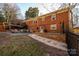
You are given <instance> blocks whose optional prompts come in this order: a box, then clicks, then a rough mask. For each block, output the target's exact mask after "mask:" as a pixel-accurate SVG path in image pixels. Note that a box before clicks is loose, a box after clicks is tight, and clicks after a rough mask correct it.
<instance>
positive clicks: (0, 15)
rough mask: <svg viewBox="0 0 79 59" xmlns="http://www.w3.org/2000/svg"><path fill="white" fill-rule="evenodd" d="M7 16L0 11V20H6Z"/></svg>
mask: <svg viewBox="0 0 79 59" xmlns="http://www.w3.org/2000/svg"><path fill="white" fill-rule="evenodd" d="M4 21H5V18H4V15H3V14H2V12H1V11H0V22H4Z"/></svg>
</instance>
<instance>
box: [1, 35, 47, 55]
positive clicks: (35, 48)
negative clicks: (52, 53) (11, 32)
mask: <svg viewBox="0 0 79 59" xmlns="http://www.w3.org/2000/svg"><path fill="white" fill-rule="evenodd" d="M5 39H6V38H5ZM6 40H8V41H6ZM6 40H5V42H7V43H6V44H4V42H3V43H2V44H0V55H1V56H40V55H45V54H46V53H45V52H44V50H42V49H41V48H40V47H39V45H38V44H37V43H36V42H34V41H33V40H32V39H31V38H29V37H27V36H23V35H19V36H9V37H8V38H7V39H6Z"/></svg>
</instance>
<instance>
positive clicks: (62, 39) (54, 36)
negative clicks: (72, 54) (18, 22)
mask: <svg viewBox="0 0 79 59" xmlns="http://www.w3.org/2000/svg"><path fill="white" fill-rule="evenodd" d="M35 34H37V35H39V36H42V37H45V38H49V39H53V40H56V41H60V42H64V43H65V42H66V36H65V34H59V33H35Z"/></svg>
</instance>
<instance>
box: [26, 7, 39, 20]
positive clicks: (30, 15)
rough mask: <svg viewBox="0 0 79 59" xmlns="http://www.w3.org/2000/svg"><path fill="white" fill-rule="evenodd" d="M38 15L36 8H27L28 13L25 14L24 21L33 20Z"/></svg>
mask: <svg viewBox="0 0 79 59" xmlns="http://www.w3.org/2000/svg"><path fill="white" fill-rule="evenodd" d="M38 14H39V10H38V8H36V7H35V8H32V7H29V9H28V11H26V12H25V18H26V19H28V18H34V17H36V16H38Z"/></svg>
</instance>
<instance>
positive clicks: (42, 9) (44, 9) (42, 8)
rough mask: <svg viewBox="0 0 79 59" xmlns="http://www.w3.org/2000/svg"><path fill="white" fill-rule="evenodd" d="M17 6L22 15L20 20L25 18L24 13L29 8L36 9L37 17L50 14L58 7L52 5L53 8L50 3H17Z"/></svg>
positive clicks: (57, 5)
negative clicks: (37, 11)
mask: <svg viewBox="0 0 79 59" xmlns="http://www.w3.org/2000/svg"><path fill="white" fill-rule="evenodd" d="M17 5H18V7H19V8H20V10H21V14H22V15H23V16H22V18H25V12H26V10H28V8H29V7H38V9H39V15H43V14H46V13H50V12H52V11H53V10H55V9H56V8H58V7H59V4H54V6H52V5H53V4H52V3H45V4H43V3H17Z"/></svg>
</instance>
